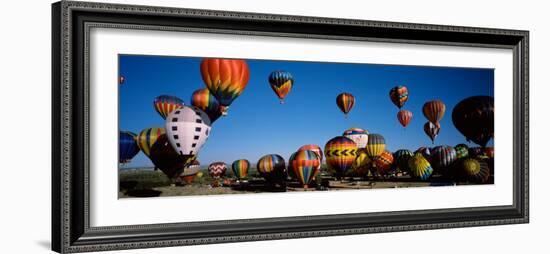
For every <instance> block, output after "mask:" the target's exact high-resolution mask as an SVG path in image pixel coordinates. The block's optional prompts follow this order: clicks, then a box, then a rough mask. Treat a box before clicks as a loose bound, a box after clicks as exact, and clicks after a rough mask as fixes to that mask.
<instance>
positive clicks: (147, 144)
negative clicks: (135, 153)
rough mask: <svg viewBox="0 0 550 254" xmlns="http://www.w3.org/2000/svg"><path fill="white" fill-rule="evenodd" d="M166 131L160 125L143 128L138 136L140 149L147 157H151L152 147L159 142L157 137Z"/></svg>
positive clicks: (137, 140)
mask: <svg viewBox="0 0 550 254" xmlns="http://www.w3.org/2000/svg"><path fill="white" fill-rule="evenodd" d="M165 133H166V132H165V131H164V128H158V127H153V128H147V129H144V130H142V131H141V132H140V133H139V134H138V136H137V138H136V142H137V145H138V146H139V149H141V151H143V153H144V154H145V155H147V157H149V158H151V156H150V154H151V153H150V151H151V147H152V146H153V145H154V144H155V142H157V139H158V138H159V137H160V136H161V135H163V134H165Z"/></svg>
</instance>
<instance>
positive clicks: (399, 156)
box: [393, 149, 414, 172]
mask: <svg viewBox="0 0 550 254" xmlns="http://www.w3.org/2000/svg"><path fill="white" fill-rule="evenodd" d="M413 156H414V153H413V152H411V151H410V150H407V149H400V150H397V151H395V153H393V158H394V159H395V164H396V165H397V168H398V169H399V170H401V171H405V172H408V171H409V159H410V158H411V157H413Z"/></svg>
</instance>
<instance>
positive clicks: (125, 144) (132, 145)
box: [118, 131, 139, 163]
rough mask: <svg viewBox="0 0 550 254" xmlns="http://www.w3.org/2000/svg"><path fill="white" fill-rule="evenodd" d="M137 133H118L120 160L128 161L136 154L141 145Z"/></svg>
mask: <svg viewBox="0 0 550 254" xmlns="http://www.w3.org/2000/svg"><path fill="white" fill-rule="evenodd" d="M135 137H136V134H134V133H132V132H129V131H121V132H119V135H118V162H119V163H128V162H130V160H132V158H134V156H136V154H138V153H139V147H138V145H137V143H136V138H135Z"/></svg>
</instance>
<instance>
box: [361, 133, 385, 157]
mask: <svg viewBox="0 0 550 254" xmlns="http://www.w3.org/2000/svg"><path fill="white" fill-rule="evenodd" d="M385 149H386V140H385V139H384V136H382V135H380V134H374V133H372V134H370V135H369V141H368V142H367V146H365V151H366V152H367V155H368V156H369V157H370V158H371V159H374V158H376V156H379V155H380V154H382V153H383V152H384V150H385Z"/></svg>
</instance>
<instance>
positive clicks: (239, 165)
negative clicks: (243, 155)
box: [231, 159, 250, 180]
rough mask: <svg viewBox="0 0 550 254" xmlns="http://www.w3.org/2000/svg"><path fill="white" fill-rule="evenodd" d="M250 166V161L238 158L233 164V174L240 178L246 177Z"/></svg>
mask: <svg viewBox="0 0 550 254" xmlns="http://www.w3.org/2000/svg"><path fill="white" fill-rule="evenodd" d="M248 168H250V162H248V160H245V159H241V160H236V161H234V162H233V164H231V169H232V170H233V174H235V177H236V178H237V179H239V180H242V179H245V178H246V177H247V176H248Z"/></svg>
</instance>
